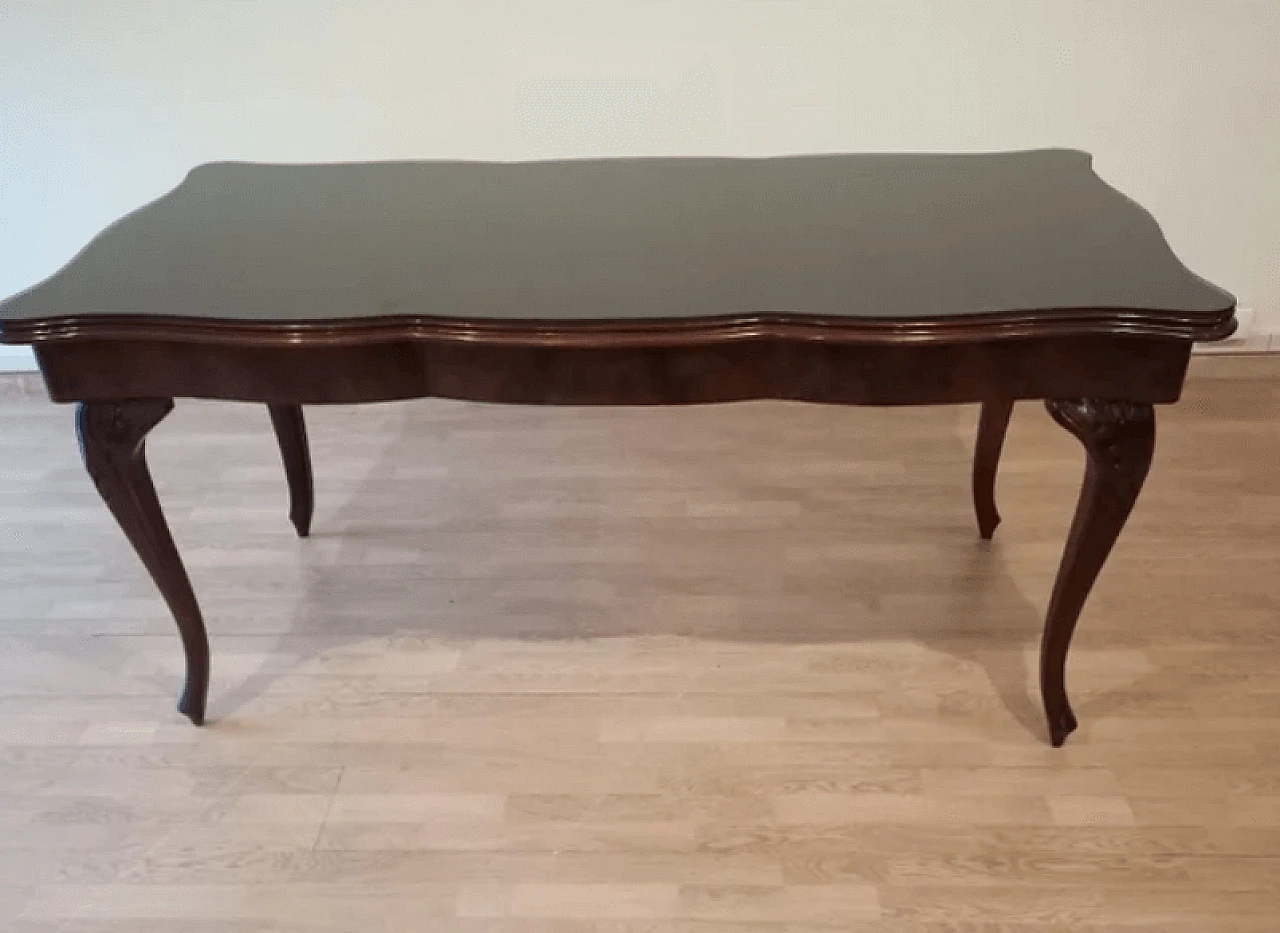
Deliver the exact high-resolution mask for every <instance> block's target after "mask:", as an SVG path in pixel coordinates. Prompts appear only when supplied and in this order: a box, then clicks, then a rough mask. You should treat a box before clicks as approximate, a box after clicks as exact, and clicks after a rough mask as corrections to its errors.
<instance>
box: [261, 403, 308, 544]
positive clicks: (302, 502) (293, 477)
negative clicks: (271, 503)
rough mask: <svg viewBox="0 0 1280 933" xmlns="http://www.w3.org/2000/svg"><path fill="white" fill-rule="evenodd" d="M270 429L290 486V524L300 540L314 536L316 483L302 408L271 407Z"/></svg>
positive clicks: (293, 406) (269, 409)
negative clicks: (272, 430) (312, 515)
mask: <svg viewBox="0 0 1280 933" xmlns="http://www.w3.org/2000/svg"><path fill="white" fill-rule="evenodd" d="M267 410H268V412H270V415H271V427H272V428H273V429H274V430H275V432H276V440H278V441H279V442H280V458H281V459H282V460H283V461H284V473H285V478H286V479H287V480H288V483H289V521H291V522H293V527H294V528H296V529H297V531H298V537H300V538H305V537H307V536H308V535H310V534H311V513H312V512H313V511H314V509H315V490H314V480H313V478H312V475H311V449H310V447H309V446H308V444H307V424H306V422H305V421H304V420H303V418H302V406H301V405H268V406H267Z"/></svg>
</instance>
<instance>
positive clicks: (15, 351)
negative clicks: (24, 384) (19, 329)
mask: <svg viewBox="0 0 1280 933" xmlns="http://www.w3.org/2000/svg"><path fill="white" fill-rule="evenodd" d="M37 369H39V367H38V366H36V355H35V354H34V353H32V352H31V348H30V347H7V346H4V345H3V344H0V373H33V372H35V371H36V370H37Z"/></svg>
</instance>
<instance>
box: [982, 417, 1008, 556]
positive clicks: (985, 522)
mask: <svg viewBox="0 0 1280 933" xmlns="http://www.w3.org/2000/svg"><path fill="white" fill-rule="evenodd" d="M1011 414H1013V401H1012V399H999V400H998V401H990V402H983V403H982V417H981V418H979V419H978V443H977V446H976V447H975V448H974V451H973V508H974V511H975V512H977V513H978V533H979V534H980V535H982V537H984V538H988V539H989V538H990V537H991V536H992V535H993V534H995V532H996V526H997V525H999V524H1000V513H999V511H997V509H996V470H997V468H998V467H999V465H1000V449H1001V448H1002V447H1004V434H1005V430H1006V429H1007V428H1008V427H1009V416H1010V415H1011Z"/></svg>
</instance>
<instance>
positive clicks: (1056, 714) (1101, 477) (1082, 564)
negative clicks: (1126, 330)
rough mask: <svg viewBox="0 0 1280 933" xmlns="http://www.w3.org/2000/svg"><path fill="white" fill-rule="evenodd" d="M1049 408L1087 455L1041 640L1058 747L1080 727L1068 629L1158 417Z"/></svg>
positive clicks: (1129, 501) (1141, 476)
mask: <svg viewBox="0 0 1280 933" xmlns="http://www.w3.org/2000/svg"><path fill="white" fill-rule="evenodd" d="M1045 407H1047V408H1048V409H1049V414H1050V415H1052V416H1053V420H1054V421H1056V422H1058V424H1060V425H1062V426H1063V427H1064V428H1066V429H1067V430H1068V431H1070V432H1071V433H1072V434H1074V435H1075V436H1076V437H1077V438H1079V440H1080V442H1081V443H1082V444H1084V447H1085V450H1086V452H1087V453H1088V458H1089V459H1088V465H1087V466H1086V468H1085V475H1084V485H1083V487H1082V488H1081V490H1080V501H1079V503H1078V505H1077V506H1076V514H1075V518H1074V519H1073V520H1072V522H1071V531H1070V533H1069V534H1068V536H1067V546H1066V550H1065V552H1064V553H1063V555H1062V565H1061V566H1060V567H1059V568H1058V578H1057V580H1056V581H1055V582H1054V585H1053V596H1052V597H1051V598H1050V600H1049V612H1048V616H1047V618H1046V619H1045V625H1044V639H1043V640H1042V641H1041V643H1040V692H1041V694H1042V696H1043V698H1044V711H1045V716H1046V717H1047V718H1048V721H1049V739H1050V741H1051V742H1052V743H1053V745H1054V747H1055V748H1056V747H1058V746H1060V745H1062V743H1063V742H1065V741H1066V738H1067V736H1068V735H1070V734H1071V732H1072V731H1074V730H1075V728H1076V718H1075V715H1074V714H1073V713H1072V712H1071V704H1070V703H1069V702H1068V700H1067V691H1066V681H1065V668H1066V662H1067V649H1068V648H1069V647H1070V645H1071V635H1072V633H1073V632H1074V631H1075V627H1076V620H1077V619H1078V618H1079V617H1080V610H1081V608H1083V606H1084V602H1085V600H1086V599H1087V598H1088V596H1089V591H1090V590H1091V589H1092V587H1093V582H1094V580H1096V579H1097V577H1098V573H1099V571H1101V570H1102V565H1103V563H1105V562H1106V559H1107V555H1108V554H1110V553H1111V547H1112V545H1114V544H1115V541H1116V538H1117V537H1118V536H1119V534H1120V529H1121V528H1123V527H1124V523H1125V520H1126V519H1127V518H1128V517H1129V513H1130V512H1131V511H1132V510H1133V504H1134V502H1135V500H1137V498H1138V492H1139V491H1140V490H1141V489H1142V483H1143V481H1144V480H1145V479H1146V477H1147V470H1148V469H1149V468H1150V466H1151V455H1152V453H1153V451H1154V449H1155V438H1156V422H1155V413H1154V411H1153V410H1152V408H1151V406H1150V405H1149V404H1146V403H1143V402H1127V401H1113V400H1107V399H1050V400H1048V401H1046V402H1045Z"/></svg>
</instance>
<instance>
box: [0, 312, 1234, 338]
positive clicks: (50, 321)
mask: <svg viewBox="0 0 1280 933" xmlns="http://www.w3.org/2000/svg"><path fill="white" fill-rule="evenodd" d="M1235 328H1236V320H1235V306H1234V305H1232V306H1230V307H1227V308H1223V309H1217V310H1211V311H1203V312H1197V311H1151V310H1126V309H1092V308H1075V309H1060V310H1053V311H1035V312H1025V311H1017V312H1001V313H992V314H971V315H950V316H946V317H934V318H916V319H896V318H852V317H829V316H827V317H824V316H818V315H799V314H770V315H760V314H754V315H747V316H736V317H735V316H724V317H715V318H657V319H644V320H639V319H634V320H612V321H553V320H519V319H466V318H447V317H427V316H403V317H373V318H344V319H341V320H332V321H272V322H261V321H249V320H244V321H239V320H232V319H227V318H196V317H181V316H172V317H170V316H158V315H125V314H119V315H117V314H101V315H93V316H80V317H54V318H40V319H30V320H22V319H10V320H8V321H0V342H3V343H29V344H42V343H55V342H63V341H77V340H171V341H175V342H181V343H198V344H221V345H232V346H236V345H240V346H243V345H251V346H259V347H307V346H360V345H368V344H378V343H393V342H397V341H424V342H437V343H455V344H480V345H490V346H529V347H580V348H612V347H671V346H698V345H706V344H719V343H733V342H738V341H743V340H787V341H811V342H816V343H834V344H868V345H885V344H948V343H973V342H981V341H988V340H1006V339H1016V338H1020V337H1076V336H1133V337H1162V338H1171V339H1178V340H1221V339H1223V338H1226V337H1229V336H1231V334H1232V333H1234V332H1235Z"/></svg>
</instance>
